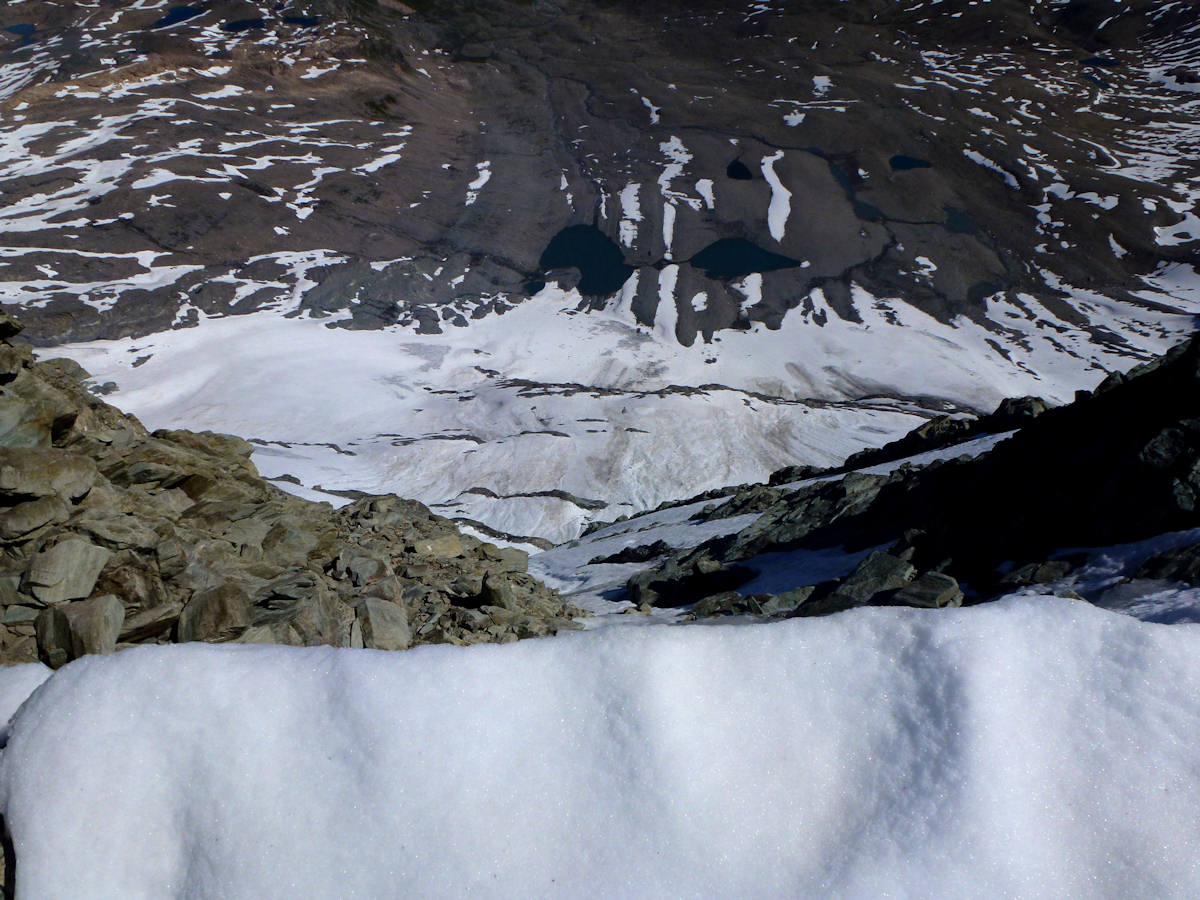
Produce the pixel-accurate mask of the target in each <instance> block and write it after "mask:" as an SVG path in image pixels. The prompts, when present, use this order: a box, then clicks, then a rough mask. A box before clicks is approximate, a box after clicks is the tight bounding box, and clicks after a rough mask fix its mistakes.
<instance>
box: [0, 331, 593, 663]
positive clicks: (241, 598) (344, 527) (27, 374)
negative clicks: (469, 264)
mask: <svg viewBox="0 0 1200 900" xmlns="http://www.w3.org/2000/svg"><path fill="white" fill-rule="evenodd" d="M15 332H16V327H15V326H14V325H13V323H12V321H11V320H10V319H8V317H7V316H2V315H0V358H2V359H3V360H4V361H5V365H4V369H5V372H6V374H5V376H4V380H3V384H2V385H0V660H3V661H4V662H21V661H31V660H34V659H38V658H41V659H42V660H43V661H45V662H47V663H49V664H50V665H52V666H56V667H57V666H59V665H62V664H63V663H66V662H68V661H69V660H71V659H74V658H75V657H77V656H79V655H82V654H84V653H104V652H112V651H113V650H114V649H119V648H121V647H123V646H128V645H130V644H137V643H146V642H165V641H241V642H254V643H281V644H297V645H309V644H330V645H333V646H337V647H348V646H357V647H363V646H365V647H375V648H378V649H386V650H396V649H403V648H405V647H408V646H410V645H412V644H420V643H434V642H451V643H472V642H477V641H499V642H505V641H512V640H516V639H517V638H519V637H527V636H533V635H543V634H551V633H553V632H554V631H556V630H557V629H559V628H571V627H574V625H573V622H572V621H571V619H570V616H571V615H572V614H573V613H574V611H573V610H572V609H570V608H569V607H566V606H564V604H563V603H562V602H561V601H560V600H559V599H558V598H557V596H556V595H555V594H554V592H552V591H551V590H549V589H548V588H546V587H544V586H543V585H542V584H540V583H539V582H537V581H535V580H533V579H532V578H531V577H530V576H529V575H528V574H526V572H525V568H526V563H527V561H528V558H527V556H526V555H525V554H524V553H522V552H520V551H517V550H502V549H499V548H497V547H495V546H493V545H492V544H488V543H483V542H481V541H478V540H476V539H475V538H472V537H469V536H467V535H464V534H461V533H459V532H458V530H457V529H456V528H455V527H454V526H453V524H452V523H450V522H449V521H447V520H446V519H443V518H441V517H440V516H436V515H433V514H432V513H430V512H429V510H428V509H426V508H425V507H424V506H422V505H421V504H419V503H416V502H414V501H410V500H401V499H400V498H398V497H395V496H380V497H363V498H362V499H359V500H357V501H355V502H354V503H351V504H350V505H348V506H345V507H342V508H341V509H337V510H335V509H333V508H331V507H330V506H329V505H328V504H325V503H312V502H309V501H306V500H301V499H299V498H297V497H293V496H291V495H289V494H285V493H283V492H282V491H280V490H279V489H278V488H276V487H274V486H273V485H271V484H270V483H269V482H266V481H264V480H263V479H262V478H260V477H259V476H258V473H257V471H256V470H255V468H254V465H253V464H252V463H251V462H250V459H249V457H250V450H251V446H250V444H248V443H247V442H246V441H243V440H242V439H240V438H236V437H233V436H231V435H223V434H213V433H211V432H202V433H194V432H188V431H157V432H155V433H153V434H149V433H147V432H146V430H145V429H144V428H143V427H142V426H141V424H140V423H139V422H138V421H137V420H136V419H134V418H132V417H129V416H126V415H123V414H122V413H120V412H118V411H117V410H115V409H113V408H112V407H111V406H108V405H107V404H105V403H103V402H102V401H100V400H99V399H98V398H97V397H95V396H93V395H91V394H89V393H88V392H87V391H86V390H85V389H84V388H83V387H82V386H81V384H80V377H81V376H82V375H83V374H84V373H83V372H82V370H81V369H79V367H78V366H77V365H75V364H74V363H69V362H67V361H66V360H50V361H47V362H40V363H35V362H33V360H32V354H31V353H30V351H29V348H28V347H27V346H25V345H23V344H21V343H14V342H13V340H12V336H13V334H15Z"/></svg>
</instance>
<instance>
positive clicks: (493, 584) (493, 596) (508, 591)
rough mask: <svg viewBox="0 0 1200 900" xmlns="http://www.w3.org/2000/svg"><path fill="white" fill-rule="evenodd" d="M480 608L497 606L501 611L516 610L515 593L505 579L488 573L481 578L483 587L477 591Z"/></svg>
mask: <svg viewBox="0 0 1200 900" xmlns="http://www.w3.org/2000/svg"><path fill="white" fill-rule="evenodd" d="M479 605H480V606H499V607H501V608H502V609H517V608H518V606H519V604H518V603H517V595H516V591H514V590H513V586H512V583H511V582H510V581H508V580H507V579H505V578H503V577H501V576H496V575H494V574H492V573H491V572H488V573H487V574H486V575H484V576H483V587H482V588H481V589H480V591H479Z"/></svg>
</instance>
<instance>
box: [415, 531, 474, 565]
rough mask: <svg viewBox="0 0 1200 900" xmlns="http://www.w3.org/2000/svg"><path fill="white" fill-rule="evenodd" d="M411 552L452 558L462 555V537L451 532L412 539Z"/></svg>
mask: <svg viewBox="0 0 1200 900" xmlns="http://www.w3.org/2000/svg"><path fill="white" fill-rule="evenodd" d="M413 552H414V553H417V554H419V555H421V556H432V557H443V558H450V559H453V558H455V557H458V556H462V555H463V544H462V538H461V537H459V536H458V535H457V534H455V533H453V532H448V533H446V534H439V535H435V536H433V537H426V538H419V539H417V540H415V541H413Z"/></svg>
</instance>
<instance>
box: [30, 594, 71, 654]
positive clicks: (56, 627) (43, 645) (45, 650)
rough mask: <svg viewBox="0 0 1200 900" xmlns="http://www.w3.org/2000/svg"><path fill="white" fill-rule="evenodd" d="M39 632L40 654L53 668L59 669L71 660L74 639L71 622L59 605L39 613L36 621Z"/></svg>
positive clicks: (38, 646) (38, 644)
mask: <svg viewBox="0 0 1200 900" xmlns="http://www.w3.org/2000/svg"><path fill="white" fill-rule="evenodd" d="M34 625H35V629H36V634H37V648H38V656H39V658H40V659H41V660H42V662H44V663H45V664H46V665H48V666H49V667H50V668H52V669H59V668H62V667H63V666H65V665H66V664H67V663H69V662H70V661H71V652H72V648H73V641H72V639H71V622H70V620H68V619H67V615H66V613H64V612H63V611H62V610H61V609H60V608H59V607H57V606H51V607H49V608H47V609H44V610H42V611H41V613H39V614H38V617H37V621H36V622H35V623H34Z"/></svg>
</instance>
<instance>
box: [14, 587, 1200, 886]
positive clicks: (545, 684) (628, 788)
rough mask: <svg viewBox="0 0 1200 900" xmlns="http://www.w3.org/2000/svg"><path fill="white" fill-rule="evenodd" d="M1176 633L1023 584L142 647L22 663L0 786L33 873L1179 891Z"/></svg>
mask: <svg viewBox="0 0 1200 900" xmlns="http://www.w3.org/2000/svg"><path fill="white" fill-rule="evenodd" d="M1197 659H1200V632H1198V631H1197V630H1196V629H1195V628H1193V627H1191V626H1173V627H1167V626H1155V625H1148V624H1144V623H1140V622H1137V621H1135V620H1133V619H1130V618H1127V617H1124V616H1119V615H1114V614H1112V613H1107V612H1104V611H1100V610H1097V609H1094V608H1092V607H1089V606H1087V605H1085V604H1083V603H1078V602H1069V601H1063V600H1058V599H1052V598H1026V599H1023V600H1020V601H1006V602H1001V603H998V604H994V605H990V606H988V607H983V608H974V609H969V610H959V611H951V612H944V611H943V612H917V611H911V610H881V609H873V610H862V611H855V612H852V613H848V614H843V615H838V616H834V617H830V618H826V619H821V620H809V621H800V620H795V621H791V622H787V623H782V624H774V625H768V626H747V627H735V626H716V627H711V628H702V627H692V628H669V627H658V628H644V629H635V630H609V631H605V632H600V633H597V634H591V635H582V636H574V637H570V638H555V639H550V640H543V641H532V642H525V643H521V644H518V645H512V646H507V647H501V648H490V647H486V648H485V647H479V648H472V649H470V650H467V651H462V650H458V649H455V648H448V647H447V648H442V647H438V648H421V649H419V650H414V651H412V652H409V653H405V654H395V655H388V654H382V653H374V652H369V651H330V650H327V649H310V650H290V649H289V650H285V649H273V648H272V649H268V648H258V647H237V648H233V647H199V646H197V647H172V648H169V649H167V648H163V649H157V648H155V649H144V650H143V649H138V650H133V651H130V652H126V653H122V654H118V655H117V656H114V657H108V658H94V657H93V658H87V659H85V660H82V661H79V662H76V663H72V664H71V665H70V666H68V667H67V668H65V669H63V670H61V671H60V672H59V673H57V674H56V675H55V676H54V677H53V678H52V679H51V680H50V681H49V682H48V683H47V684H46V685H44V686H43V687H42V688H40V689H39V690H38V691H37V692H36V693H35V694H34V696H33V697H32V698H31V699H30V700H29V701H28V702H27V703H26V704H25V705H24V706H23V707H22V709H21V710H20V711H19V713H18V714H17V716H16V718H15V720H14V721H13V723H12V736H11V739H10V741H9V743H8V746H7V748H6V749H5V750H4V755H3V760H2V763H0V793H2V803H3V814H4V817H5V821H6V822H7V825H8V827H9V829H10V830H11V832H12V835H13V842H14V846H15V849H16V857H17V891H18V894H19V895H21V896H31V897H33V896H36V897H39V898H46V900H54V898H74V897H79V896H88V897H97V898H106V897H112V898H122V900H125V898H135V897H155V898H166V897H183V896H187V897H193V898H203V897H212V898H216V897H221V898H243V897H245V898H248V897H281V896H288V897H313V898H318V897H320V898H327V897H345V898H350V897H383V896H394V895H395V894H396V893H397V892H401V893H404V894H405V895H406V896H461V895H464V894H467V893H471V894H473V895H476V896H488V897H505V896H507V897H515V896H522V897H528V896H554V897H587V896H597V895H605V896H715V895H719V896H728V897H783V896H839V897H848V898H856V897H861V898H876V897H880V896H884V895H888V896H904V897H946V896H971V897H996V898H999V897H1011V896H1021V897H1030V898H1035V897H1047V898H1050V897H1053V898H1058V897H1067V896H1070V897H1113V898H1117V897H1119V898H1169V897H1190V896H1195V895H1196V893H1197V891H1200V865H1198V863H1197V860H1196V853H1195V848H1196V847H1197V846H1198V845H1200V823H1198V820H1197V818H1196V815H1195V810H1196V808H1197V804H1200V779H1198V778H1197V775H1198V774H1200V750H1198V749H1197V747H1196V742H1195V735H1196V733H1197V729H1198V728H1200V701H1198V700H1197V697H1200V664H1198V663H1197ZM51 773H52V777H48V775H50V774H51Z"/></svg>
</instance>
